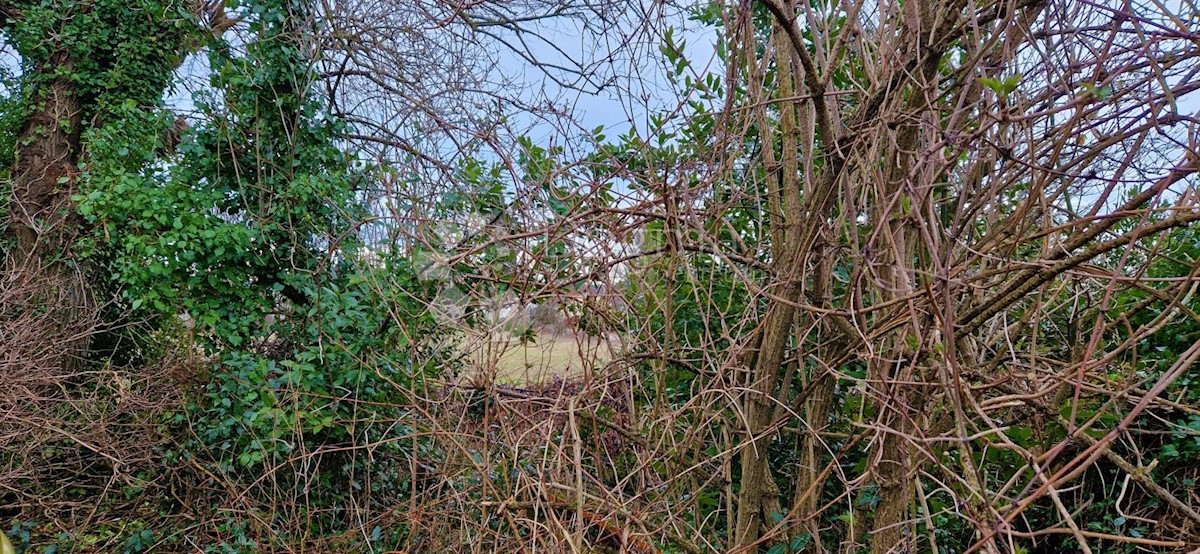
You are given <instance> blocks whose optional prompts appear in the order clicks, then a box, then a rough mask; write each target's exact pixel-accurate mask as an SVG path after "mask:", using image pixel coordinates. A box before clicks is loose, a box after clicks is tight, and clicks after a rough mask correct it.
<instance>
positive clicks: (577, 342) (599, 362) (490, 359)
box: [464, 332, 619, 385]
mask: <svg viewBox="0 0 1200 554" xmlns="http://www.w3.org/2000/svg"><path fill="white" fill-rule="evenodd" d="M464 349H465V350H466V351H467V353H468V354H467V355H468V359H470V361H471V368H472V373H474V374H481V373H482V374H487V373H489V372H491V371H493V370H494V371H495V377H496V382H497V383H501V384H510V385H532V384H539V383H545V382H548V381H551V380H554V379H556V378H558V379H572V378H577V377H583V376H585V375H587V374H588V373H589V372H591V371H592V370H594V369H596V368H598V367H602V366H603V365H604V364H606V363H607V362H609V361H611V360H612V358H613V352H615V351H618V350H619V347H618V345H617V339H616V338H615V337H609V338H599V337H585V336H572V335H562V334H552V333H544V332H543V333H538V334H537V335H536V337H535V338H534V340H533V342H532V343H529V344H522V343H521V341H520V340H519V338H518V337H516V336H514V335H511V334H507V333H504V334H500V333H493V334H491V335H489V336H487V337H479V338H474V339H471V340H468V341H466V343H465V344H464Z"/></svg>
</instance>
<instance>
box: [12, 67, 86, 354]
mask: <svg viewBox="0 0 1200 554" xmlns="http://www.w3.org/2000/svg"><path fill="white" fill-rule="evenodd" d="M73 68H74V61H73V60H72V57H71V55H70V54H69V53H68V52H66V51H61V50H60V51H58V52H55V53H53V54H52V55H51V56H50V57H49V58H48V59H46V60H44V61H42V62H40V63H38V64H36V69H34V72H35V73H34V75H32V76H31V77H30V78H28V79H27V82H28V83H31V88H33V90H32V91H30V92H29V93H28V98H30V99H31V100H32V101H31V102H30V105H29V106H28V109H29V113H28V117H27V118H26V119H25V121H24V124H23V125H22V126H21V129H20V131H19V134H18V140H17V143H16V145H15V148H14V154H15V160H14V163H13V167H12V170H11V176H12V193H11V198H10V200H9V205H8V211H9V221H8V227H7V232H8V234H9V235H10V237H9V238H10V241H11V242H10V245H11V248H10V249H9V251H8V253H7V260H6V265H5V269H6V271H7V272H8V275H7V279H6V280H7V281H8V282H9V283H10V284H12V285H13V286H20V287H22V288H23V289H24V290H32V291H34V292H35V294H34V296H33V297H27V300H28V301H29V303H30V304H29V305H28V306H0V314H10V313H13V312H16V311H19V310H22V309H26V308H29V307H33V306H36V307H37V308H40V309H44V310H46V311H47V313H48V314H52V321H53V322H54V324H53V325H52V328H49V329H44V330H42V332H44V333H46V334H48V335H50V336H48V337H46V338H47V339H52V340H56V341H60V342H64V343H63V344H62V348H61V349H59V353H60V354H61V357H60V358H59V359H57V360H45V361H44V362H50V363H51V364H53V365H54V366H67V365H70V364H71V363H72V362H71V360H75V359H77V357H78V355H79V354H82V353H83V352H84V351H85V350H86V348H87V344H88V335H89V330H88V329H87V326H88V323H87V322H88V321H90V320H91V316H92V315H93V314H94V312H95V310H96V302H95V299H94V296H93V294H92V293H91V287H90V286H89V284H88V278H87V275H86V269H85V267H83V265H82V264H80V263H78V262H77V261H76V260H75V259H74V258H73V257H72V255H71V245H72V243H73V242H74V240H75V237H76V236H77V234H78V227H79V217H78V216H77V215H76V214H75V212H74V210H72V207H71V195H72V194H73V192H74V190H75V186H76V181H77V179H78V176H79V166H78V164H79V156H80V151H81V147H80V141H81V127H82V120H83V107H82V102H81V99H80V97H79V94H78V89H77V87H76V86H75V85H74V84H73V83H72V82H71V80H70V78H69V75H70V74H71V73H72V72H73ZM68 338H69V339H70V340H64V339H68Z"/></svg>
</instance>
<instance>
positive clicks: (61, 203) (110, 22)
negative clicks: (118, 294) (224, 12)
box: [0, 0, 195, 367]
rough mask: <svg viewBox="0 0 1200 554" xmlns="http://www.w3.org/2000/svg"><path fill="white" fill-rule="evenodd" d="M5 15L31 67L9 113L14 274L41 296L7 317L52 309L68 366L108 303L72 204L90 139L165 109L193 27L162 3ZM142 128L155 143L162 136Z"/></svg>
mask: <svg viewBox="0 0 1200 554" xmlns="http://www.w3.org/2000/svg"><path fill="white" fill-rule="evenodd" d="M0 16H2V17H0V30H2V31H3V33H4V34H3V38H4V42H5V44H7V45H10V46H12V47H13V48H14V50H15V51H16V52H17V53H18V54H19V56H20V65H21V74H20V76H19V80H18V83H17V86H18V87H19V89H20V92H19V95H20V101H19V102H17V103H16V104H15V106H10V108H11V109H14V110H16V113H15V116H16V117H13V115H14V114H8V117H6V118H5V120H6V121H8V122H10V124H13V123H12V122H15V125H14V126H15V127H16V129H15V132H14V133H13V134H14V135H15V136H16V139H17V140H16V144H15V145H14V146H13V161H12V166H11V168H10V177H11V193H10V197H9V198H8V199H7V200H8V202H7V211H8V221H7V222H6V223H7V225H6V226H5V231H4V232H5V235H6V236H5V237H4V238H5V239H6V240H5V242H6V243H7V244H6V245H5V265H4V269H5V273H6V275H5V279H6V281H7V282H8V283H9V285H12V286H22V287H25V288H26V289H28V290H31V291H33V292H32V294H31V295H24V296H22V298H23V302H24V304H25V305H23V306H2V307H0V317H4V318H7V317H9V316H11V315H13V314H16V313H20V312H21V311H22V310H26V309H39V310H44V311H45V312H46V313H48V314H52V320H53V321H54V324H53V325H51V326H50V328H47V329H44V330H40V332H41V333H43V334H44V335H46V336H45V337H44V340H46V341H51V342H53V343H55V344H58V345H61V348H60V349H59V351H60V354H61V358H60V359H58V360H43V362H45V363H49V364H51V365H53V366H59V367H67V366H69V365H70V364H72V363H74V361H77V360H79V359H81V356H84V355H86V351H87V347H88V344H89V335H90V333H91V325H92V322H94V317H95V316H96V315H97V312H98V308H99V306H98V298H97V294H96V292H95V288H94V286H93V283H94V282H95V281H94V279H95V277H96V276H95V275H92V274H90V273H91V268H90V267H89V265H91V264H90V263H89V262H88V261H86V259H85V256H84V255H83V254H82V253H81V252H79V251H78V249H77V246H78V241H79V240H80V239H81V238H83V237H84V236H85V235H86V229H84V228H83V227H84V225H85V222H84V218H83V217H81V216H80V214H79V211H78V209H77V207H76V205H75V203H74V201H73V197H74V196H75V195H76V194H77V193H78V191H79V186H80V184H81V181H82V179H84V177H83V176H82V173H83V167H82V166H84V165H86V164H87V163H88V162H89V154H88V150H89V149H88V141H89V137H92V136H94V135H95V133H97V132H98V131H101V130H102V129H103V128H104V127H105V126H108V125H112V126H117V127H121V126H125V125H126V124H127V121H126V120H125V119H124V117H122V116H121V115H118V114H126V113H129V112H130V111H150V112H153V111H156V110H158V109H160V108H159V107H160V106H161V105H162V97H163V94H164V91H165V90H166V89H167V85H168V84H169V82H170V78H171V76H172V72H173V71H174V69H175V67H176V65H177V64H178V62H179V60H180V59H181V58H182V54H181V52H182V51H183V50H184V40H183V39H184V38H185V37H186V36H187V35H188V33H189V32H190V31H189V30H190V29H194V28H195V26H194V25H192V22H191V21H189V19H190V16H189V15H188V12H180V11H178V10H177V6H175V5H171V6H168V5H166V4H162V3H159V2H136V3H132V4H131V3H127V2H116V1H111V0H109V1H97V2H86V3H75V2H57V1H56V2H32V1H21V2H3V3H0ZM138 132H139V133H142V134H147V135H148V136H151V139H150V140H156V139H157V137H156V136H155V134H156V130H155V129H147V128H144V127H140V128H139V131H138ZM127 152H128V150H127ZM112 161H113V160H107V161H106V162H104V163H107V162H112ZM117 162H118V163H127V162H125V161H124V160H119V161H117ZM136 163H144V161H142V160H139V161H138V162H136Z"/></svg>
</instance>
